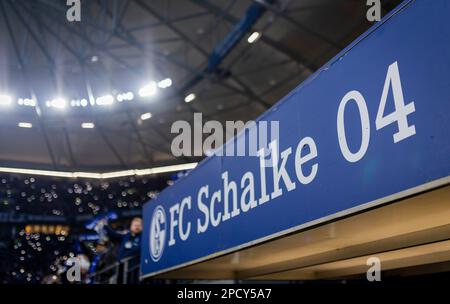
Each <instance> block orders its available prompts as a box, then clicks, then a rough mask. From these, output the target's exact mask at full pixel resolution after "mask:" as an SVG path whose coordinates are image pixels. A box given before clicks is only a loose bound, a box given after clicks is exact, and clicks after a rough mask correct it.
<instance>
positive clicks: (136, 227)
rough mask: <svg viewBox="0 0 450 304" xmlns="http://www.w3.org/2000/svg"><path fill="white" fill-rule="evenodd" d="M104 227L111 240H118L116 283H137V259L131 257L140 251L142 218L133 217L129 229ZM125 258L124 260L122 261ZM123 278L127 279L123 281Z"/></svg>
mask: <svg viewBox="0 0 450 304" xmlns="http://www.w3.org/2000/svg"><path fill="white" fill-rule="evenodd" d="M104 229H105V231H106V233H107V234H108V236H109V237H110V239H111V240H112V241H114V240H116V241H119V242H120V245H119V256H118V259H119V262H121V263H120V265H119V277H118V280H117V282H118V283H129V284H136V283H138V282H139V281H138V276H139V264H138V263H139V259H136V258H133V257H136V256H138V255H139V253H140V251H141V232H142V219H141V218H139V217H135V218H134V219H133V220H132V221H131V224H130V231H128V232H126V233H119V232H116V231H114V230H113V229H111V227H109V226H108V225H107V224H106V225H104ZM126 258H130V259H127V260H126V261H124V260H125V259H126ZM125 279H126V280H127V281H125Z"/></svg>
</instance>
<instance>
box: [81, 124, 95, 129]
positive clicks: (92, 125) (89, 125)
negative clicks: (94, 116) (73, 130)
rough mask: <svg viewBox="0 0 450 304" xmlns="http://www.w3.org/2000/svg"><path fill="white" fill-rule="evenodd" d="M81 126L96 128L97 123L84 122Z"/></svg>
mask: <svg viewBox="0 0 450 304" xmlns="http://www.w3.org/2000/svg"><path fill="white" fill-rule="evenodd" d="M81 127H82V128H83V129H93V128H95V124H94V123H93V122H83V123H82V124H81Z"/></svg>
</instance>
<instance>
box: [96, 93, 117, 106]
mask: <svg viewBox="0 0 450 304" xmlns="http://www.w3.org/2000/svg"><path fill="white" fill-rule="evenodd" d="M113 102H114V97H113V96H112V95H104V96H100V97H97V99H96V100H95V103H96V104H97V105H99V106H107V105H111V104H112V103H113Z"/></svg>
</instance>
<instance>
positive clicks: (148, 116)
mask: <svg viewBox="0 0 450 304" xmlns="http://www.w3.org/2000/svg"><path fill="white" fill-rule="evenodd" d="M150 118H152V113H150V112H147V113H144V114H142V115H141V120H147V119H150Z"/></svg>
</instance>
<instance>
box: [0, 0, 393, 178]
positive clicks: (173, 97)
mask: <svg viewBox="0 0 450 304" xmlns="http://www.w3.org/2000/svg"><path fill="white" fill-rule="evenodd" d="M65 2H66V1H62V0H61V1H54V0H34V1H31V0H15V1H13V0H6V1H0V19H2V20H1V22H0V23H1V24H2V26H1V28H3V30H0V34H2V35H1V36H0V42H1V44H2V45H3V46H4V45H7V46H9V48H6V47H2V50H0V55H2V56H3V57H6V58H8V60H7V62H6V63H5V62H3V63H1V64H2V66H3V67H4V68H3V70H4V71H3V74H6V76H5V75H4V77H3V78H8V77H9V78H10V79H9V82H8V83H18V84H19V85H17V87H16V88H15V91H18V92H17V94H24V95H27V94H28V95H29V96H31V97H32V98H33V99H35V100H36V102H37V103H36V106H35V107H34V112H33V113H32V114H23V115H22V114H20V115H19V116H21V117H25V118H26V117H27V115H33V117H34V118H33V121H35V122H36V125H37V128H34V129H33V131H30V132H38V133H36V134H35V135H34V136H32V137H31V138H28V139H27V138H23V139H22V137H21V136H22V135H21V134H23V132H20V133H17V132H19V131H18V130H17V128H14V127H11V124H14V123H15V124H16V125H17V120H18V118H15V117H14V115H10V116H11V117H8V120H7V121H6V122H5V124H4V125H3V126H2V127H1V128H2V129H4V130H5V129H6V128H7V129H8V130H9V131H8V132H9V133H8V134H6V135H5V134H1V135H0V137H1V136H4V137H5V138H4V139H3V140H7V141H8V142H11V145H12V146H14V145H15V144H16V141H18V140H23V141H24V142H29V145H28V146H29V148H30V149H31V150H33V149H35V151H34V152H35V153H36V155H34V154H33V153H31V152H30V151H29V152H28V153H22V152H23V149H24V148H23V146H24V145H25V146H27V145H26V144H22V145H20V146H21V147H22V148H20V147H17V148H15V147H10V150H9V152H8V153H6V152H5V153H2V151H0V165H1V166H3V167H5V166H14V165H16V166H19V167H28V168H30V167H31V168H38V169H51V170H63V169H65V170H71V171H73V170H91V169H95V170H97V171H102V170H104V171H110V170H127V169H136V168H145V167H155V166H161V165H171V164H176V163H182V162H185V163H188V162H193V161H198V158H194V157H184V158H181V159H175V158H174V157H173V156H172V155H171V153H170V145H171V138H172V137H171V134H170V125H171V123H172V122H173V121H175V120H178V119H184V120H188V121H190V120H192V117H193V116H192V113H193V112H202V113H203V117H204V119H215V120H219V121H223V120H227V119H230V117H232V118H233V119H242V120H249V119H255V118H256V117H257V115H259V114H261V113H262V112H264V111H265V110H266V109H268V108H269V107H270V106H271V105H272V104H274V103H275V102H276V101H277V100H278V99H279V98H280V97H282V96H283V95H285V94H286V93H287V92H289V90H290V89H292V88H293V87H294V86H296V85H297V84H298V83H299V82H301V81H302V80H304V79H305V78H306V77H308V76H309V75H310V74H311V73H312V72H314V71H315V70H316V69H317V68H318V67H319V66H321V65H322V64H324V63H325V62H326V61H327V60H328V59H330V58H331V57H332V56H333V55H334V54H336V53H337V52H338V51H339V50H341V49H342V48H343V47H344V46H345V45H347V44H348V43H349V42H351V41H352V40H353V39H354V38H355V37H357V36H358V35H359V34H360V33H362V32H363V31H364V30H365V29H367V27H368V26H370V24H368V22H367V20H366V18H365V11H364V10H365V6H364V5H361V3H360V2H361V1H352V0H349V1H347V0H332V1H330V0H320V1H318V0H315V1H310V0H308V1H306V0H302V1H292V0H277V1H269V0H266V1H264V0H260V1H250V0H246V1H237V0H227V1H220V5H219V3H218V2H217V1H211V0H180V1H176V0H165V1H145V0H120V1H118V0H90V1H82V15H81V19H82V20H81V22H68V21H67V19H66V12H67V9H68V7H67V6H66V3H65ZM394 5H395V3H388V2H387V1H385V7H384V9H385V10H389V9H391V8H392V7H393V6H394ZM322 16H324V17H322ZM252 18H253V19H252ZM249 20H250V21H251V22H249ZM336 25H340V28H338V29H337V28H336ZM318 29H320V30H318ZM255 31H257V32H259V33H260V39H259V40H258V41H257V43H248V42H247V37H248V36H249V35H250V34H251V33H252V32H255ZM12 54H13V55H12ZM8 55H11V56H8ZM11 57H14V58H11ZM94 58H96V60H95V61H97V60H98V62H94ZM148 61H151V64H150V66H151V67H150V68H148V69H147V70H146V69H145V66H146V64H147V63H148ZM11 62H12V63H11ZM143 62H145V63H146V64H143ZM43 69H45V71H44V70H43ZM148 70H150V72H148ZM149 74H151V75H152V76H153V77H155V76H158V77H160V78H164V77H171V78H172V80H173V86H172V87H171V88H170V89H168V90H165V91H164V92H161V94H159V95H158V96H157V97H156V98H155V99H156V100H155V101H152V102H151V103H148V102H143V101H139V100H138V101H136V102H133V103H128V104H126V105H125V104H121V105H120V107H118V108H117V109H114V110H99V109H96V108H90V109H84V110H83V111H81V110H79V109H77V111H74V113H72V111H70V113H64V114H54V113H51V110H49V109H47V108H46V105H45V104H44V100H45V98H48V97H46V96H45V93H43V89H42V87H45V90H46V91H47V92H48V91H53V92H57V91H61V88H62V90H64V91H66V90H67V91H70V92H75V94H78V95H79V96H81V97H82V96H85V97H89V98H92V96H93V95H94V93H93V92H94V91H96V85H97V84H98V83H99V82H101V83H102V85H105V84H106V85H105V86H106V87H108V88H110V89H119V88H117V87H116V86H121V85H124V86H126V85H129V87H131V86H132V84H131V83H132V82H134V84H136V83H138V82H139V81H140V82H142V81H145V80H146V79H149V76H148V75H149ZM261 75H264V77H261ZM71 77H73V78H74V79H75V80H72V78H71ZM99 79H101V81H99ZM37 80H39V81H37ZM267 80H268V81H267ZM1 85H2V83H0V86H1ZM0 88H1V89H3V88H2V87H0ZM130 90H131V89H130ZM97 91H99V90H97ZM190 92H195V93H196V96H197V98H196V100H195V102H191V103H185V102H184V97H185V96H186V94H188V93H190ZM0 93H1V92H0ZM97 94H98V93H97ZM75 97H77V98H81V97H78V96H75ZM146 111H151V112H152V113H154V115H153V116H154V117H153V118H155V119H153V118H152V119H151V120H150V121H148V122H145V123H142V121H140V120H139V119H137V118H138V117H139V114H140V113H143V112H146ZM68 112H69V111H68ZM75 112H76V113H75ZM30 113H31V112H30ZM3 115H5V114H3ZM10 120H11V121H10ZM86 120H88V121H92V122H94V123H95V130H91V132H90V134H89V136H88V137H89V139H86V138H87V136H84V138H83V134H80V132H81V131H79V130H76V127H74V125H75V123H74V121H86ZM8 123H9V125H8ZM6 126H7V127H6ZM77 126H78V127H79V124H78V125H77ZM22 131H23V130H22ZM5 132H6V131H5ZM5 132H3V133H5ZM37 134H38V135H37ZM80 138H81V139H80ZM35 141H39V144H38V143H36V142H35ZM42 143H44V144H45V146H44V148H42V149H41V150H39V149H38V148H37V147H38V146H39V145H42ZM89 149H91V150H94V149H95V150H96V153H93V152H92V153H86V152H83V151H86V150H89ZM21 154H23V155H21ZM94 154H95V155H94ZM9 155H14V157H10V156H9ZM86 155H90V156H88V157H87V156H86ZM45 156H47V158H48V159H49V161H46V160H45V159H46V157H45ZM87 159H88V160H89V161H86V160H87Z"/></svg>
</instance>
